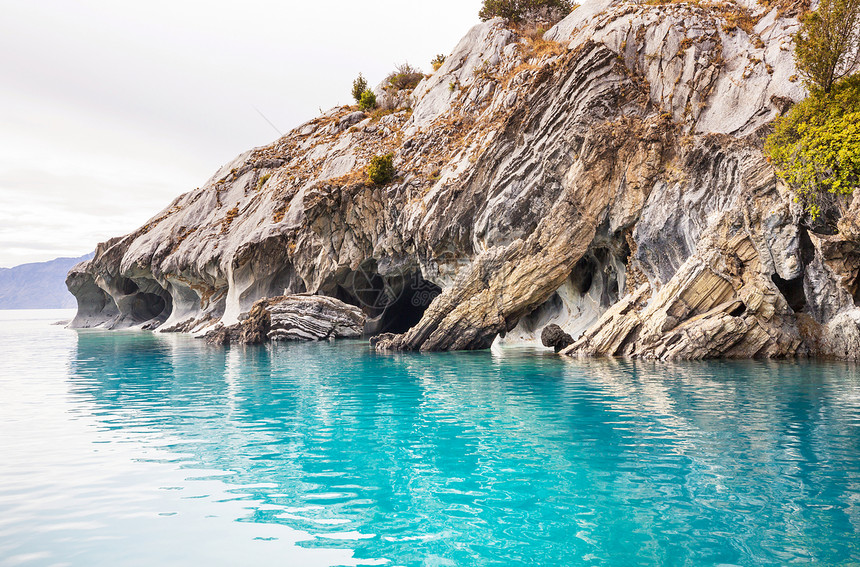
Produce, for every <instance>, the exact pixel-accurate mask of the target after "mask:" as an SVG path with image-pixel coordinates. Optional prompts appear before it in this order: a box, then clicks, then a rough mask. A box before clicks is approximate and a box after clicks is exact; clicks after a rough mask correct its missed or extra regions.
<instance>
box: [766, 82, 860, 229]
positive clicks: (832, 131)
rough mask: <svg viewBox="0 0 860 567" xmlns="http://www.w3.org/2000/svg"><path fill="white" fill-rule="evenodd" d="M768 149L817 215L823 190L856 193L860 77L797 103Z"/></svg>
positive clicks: (859, 167)
mask: <svg viewBox="0 0 860 567" xmlns="http://www.w3.org/2000/svg"><path fill="white" fill-rule="evenodd" d="M765 151H766V152H767V154H768V155H769V156H770V158H771V160H772V162H773V163H774V165H776V167H777V172H778V173H779V175H780V176H781V177H783V178H784V179H785V180H786V181H787V182H788V183H789V184H790V185H791V186H792V188H793V189H794V190H795V192H796V193H797V196H798V199H799V200H800V201H801V202H803V203H804V205H805V206H806V208H807V210H808V211H809V212H810V213H811V214H812V217H813V218H816V217H818V215H819V214H820V213H821V212H822V211H821V199H820V195H821V194H822V193H825V192H826V193H834V194H841V195H847V194H850V193H852V192H853V191H854V189H856V188H857V186H858V185H860V76H857V75H855V76H853V77H849V78H847V79H844V80H842V81H840V82H839V83H836V84H835V85H834V86H833V87H832V89H831V91H830V92H829V93H826V92H824V91H823V90H815V91H813V92H812V94H811V95H810V96H809V98H807V99H806V100H804V101H802V102H800V103H798V104H796V105H795V106H794V107H793V108H792V109H791V110H790V111H789V112H788V114H786V115H785V116H783V117H781V118H779V119H778V120H777V121H776V123H775V127H774V133H773V134H772V135H771V136H770V137H769V138H768V140H767V143H766V144H765Z"/></svg>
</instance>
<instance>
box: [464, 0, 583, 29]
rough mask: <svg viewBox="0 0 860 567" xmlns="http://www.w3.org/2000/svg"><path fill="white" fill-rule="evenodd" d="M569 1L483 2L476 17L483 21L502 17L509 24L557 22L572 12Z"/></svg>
mask: <svg viewBox="0 0 860 567" xmlns="http://www.w3.org/2000/svg"><path fill="white" fill-rule="evenodd" d="M573 6H574V5H573V3H572V2H570V1H569V0H484V4H483V6H482V7H481V11H480V12H478V16H479V17H480V18H481V20H483V21H487V20H489V19H491V18H496V17H502V18H504V19H506V20H508V21H509V22H511V23H514V24H519V23H522V22H535V21H537V20H546V21H549V22H557V21H558V20H560V19H562V18H564V17H565V16H567V15H568V14H569V13H570V12H571V10H573Z"/></svg>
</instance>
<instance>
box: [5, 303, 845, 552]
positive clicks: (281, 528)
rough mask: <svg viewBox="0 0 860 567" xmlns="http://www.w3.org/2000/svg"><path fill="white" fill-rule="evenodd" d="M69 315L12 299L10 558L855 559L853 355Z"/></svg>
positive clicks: (8, 349)
mask: <svg viewBox="0 0 860 567" xmlns="http://www.w3.org/2000/svg"><path fill="white" fill-rule="evenodd" d="M61 316H62V314H58V313H50V312H47V313H46V312H0V353H2V355H0V356H2V358H0V361H2V362H0V564H2V565H19V564H21V565H76V566H77V565H81V566H95V565H112V566H115V565H296V566H314V565H319V566H334V565H392V566H394V565H428V566H430V565H433V566H436V565H439V566H442V565H565V566H566V565H619V566H621V565H624V566H626V565H785V564H790V563H797V564H803V565H807V564H816V565H849V564H857V563H860V537H858V532H860V372H858V368H857V367H855V366H852V365H844V364H836V363H784V362H783V363H774V362H737V363H729V362H718V363H707V364H705V363H701V364H648V363H632V362H618V361H566V360H561V359H559V358H557V357H555V356H552V355H546V354H544V353H539V352H536V351H530V350H504V351H500V352H476V353H453V354H451V353H445V354H423V355H422V354H398V355H377V354H375V353H373V352H372V351H371V350H370V349H369V348H368V347H367V345H366V344H364V343H362V342H342V343H337V344H329V343H322V344H284V345H275V346H269V347H261V348H247V349H242V348H233V349H228V350H224V349H222V348H220V347H219V348H214V347H210V346H207V345H206V344H204V343H203V342H202V341H198V340H194V339H191V338H188V337H185V336H176V335H154V334H150V333H143V332H114V333H110V332H99V331H81V332H75V331H68V330H65V329H63V328H62V327H58V326H51V325H50V324H49V323H50V322H52V321H54V320H56V319H58V318H61ZM66 316H68V315H66Z"/></svg>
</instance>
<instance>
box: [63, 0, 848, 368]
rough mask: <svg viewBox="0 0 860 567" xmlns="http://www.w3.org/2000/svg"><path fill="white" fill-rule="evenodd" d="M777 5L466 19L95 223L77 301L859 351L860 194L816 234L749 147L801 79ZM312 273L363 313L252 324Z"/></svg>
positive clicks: (426, 330) (465, 344)
mask: <svg viewBox="0 0 860 567" xmlns="http://www.w3.org/2000/svg"><path fill="white" fill-rule="evenodd" d="M782 4H783V3H780V2H777V3H765V2H762V3H761V4H756V3H755V2H752V1H751V2H745V3H744V4H721V5H719V6H716V5H713V6H710V5H704V4H702V5H695V4H678V3H667V4H649V3H638V2H632V1H621V0H592V1H589V2H587V3H584V4H583V5H582V6H580V7H579V8H577V9H576V10H574V11H573V12H572V13H571V15H570V16H568V17H567V18H566V19H564V20H563V21H561V22H560V23H559V24H558V25H556V26H555V27H553V28H552V29H551V30H549V31H548V32H547V33H546V35H545V39H546V41H539V42H535V41H533V40H531V39H529V38H528V37H524V36H521V35H519V34H518V33H517V32H516V31H514V30H511V29H508V28H506V27H505V26H504V25H503V23H502V22H501V21H500V20H491V21H489V22H486V23H483V24H480V25H478V26H475V27H474V28H473V29H472V30H470V31H469V33H468V34H467V35H466V37H464V38H463V40H462V41H461V42H460V43H459V44H458V45H457V46H456V48H455V49H454V51H453V53H452V54H451V55H449V56H448V57H447V58H446V60H445V63H444V64H443V65H442V67H441V68H440V69H439V70H438V71H437V72H436V73H434V74H433V75H432V76H430V77H428V78H425V79H424V80H423V81H421V83H420V84H419V85H418V86H417V87H416V88H415V89H414V91H413V92H412V93H411V100H412V105H411V107H410V108H402V109H396V110H395V111H394V112H392V113H391V114H388V115H386V116H383V117H381V118H378V119H377V118H371V117H366V116H364V115H363V114H361V113H359V112H357V111H356V109H355V108H350V107H340V108H335V109H333V110H332V111H330V112H328V113H326V114H324V115H323V116H320V117H319V118H316V119H314V120H312V121H310V122H309V123H307V124H304V125H302V126H300V127H298V128H296V129H295V130H293V131H292V132H290V133H289V134H287V135H286V136H284V137H283V138H281V139H279V140H277V141H276V142H274V143H273V144H271V145H269V146H266V147H263V148H257V149H254V150H251V151H249V152H247V153H245V154H242V155H241V156H239V157H238V158H237V159H236V160H234V161H233V162H231V163H230V164H227V165H226V166H224V167H223V168H222V169H221V170H219V171H218V172H217V173H216V174H215V175H214V176H213V177H212V179H210V180H209V181H208V182H207V183H206V184H204V185H203V186H202V187H200V188H198V189H196V190H194V191H191V192H189V193H186V194H185V195H182V196H180V197H179V198H177V199H176V200H175V201H174V202H173V203H171V204H170V205H169V206H168V207H167V208H166V209H165V210H164V211H162V212H161V213H160V214H158V215H156V216H155V217H154V218H153V219H151V220H150V221H149V222H148V223H147V224H146V225H145V226H143V227H141V228H140V229H138V230H137V231H135V232H134V233H132V234H130V235H128V236H125V237H120V238H115V239H112V240H110V241H108V242H105V243H103V244H100V245H99V247H98V249H97V252H96V256H95V258H93V259H92V260H91V261H89V262H84V263H82V264H80V265H78V266H77V267H75V268H74V269H73V270H72V271H71V272H70V274H69V277H68V279H67V284H68V286H69V289H70V290H71V291H72V293H73V294H74V295H75V296H76V297H77V299H78V314H77V317H76V318H75V320H74V322H73V324H74V325H75V326H78V327H90V326H101V327H108V328H120V327H141V326H149V327H159V328H160V329H174V330H185V331H191V332H201V331H205V330H207V329H212V328H213V327H214V326H216V325H221V327H219V330H218V331H217V332H216V333H213V335H212V336H213V338H214V340H219V341H227V340H229V341H233V340H234V335H235V337H236V340H242V341H256V340H262V337H264V336H265V337H266V338H268V339H272V338H309V337H310V338H317V337H319V336H334V335H336V334H337V333H351V332H357V329H358V328H359V325H358V323H357V320H358V313H359V310H360V312H361V314H362V316H363V317H366V318H367V328H368V330H369V331H370V332H371V333H372V334H378V335H379V336H378V337H377V339H376V340H375V346H376V348H378V349H380V350H400V349H404V350H455V349H481V348H487V347H489V346H490V345H491V344H492V343H493V341H495V340H500V339H499V337H501V336H504V339H503V340H505V341H517V340H524V341H536V340H538V338H539V336H540V333H541V330H542V329H544V328H545V327H547V326H548V325H553V324H555V325H558V326H559V328H560V329H561V330H562V331H563V332H566V333H568V334H569V335H571V337H572V338H573V339H574V342H573V344H571V345H570V346H568V347H567V349H566V351H565V352H567V353H568V354H571V355H580V356H586V355H587V356H620V355H623V356H633V357H646V358H657V359H675V358H708V357H723V356H725V357H752V356H755V357H785V356H803V355H812V354H824V355H833V356H840V357H850V356H851V352H858V351H860V348H856V347H855V346H854V345H857V347H860V344H858V343H860V332H856V328H855V327H856V326H857V324H858V322H860V319H858V318H857V317H856V316H855V315H854V310H855V302H857V299H855V298H857V297H860V294H858V291H857V288H858V283H857V270H858V269H860V238H858V237H857V236H856V235H857V234H858V233H860V230H855V228H856V227H857V226H860V222H857V219H858V218H860V205H858V206H856V207H854V206H852V207H851V208H850V209H848V210H847V212H846V213H845V215H844V216H843V218H842V219H841V220H839V223H838V230H837V231H836V233H835V234H833V233H832V232H833V231H831V233H828V234H819V233H816V232H815V231H814V230H813V229H812V228H811V227H810V226H808V225H807V224H805V221H804V216H803V214H802V211H801V210H800V209H799V208H798V206H797V205H795V204H794V203H793V200H792V195H791V193H790V192H789V191H788V190H787V189H786V187H784V186H783V185H782V184H781V183H780V182H779V181H778V179H777V178H776V176H775V175H774V171H773V168H772V167H771V166H770V165H769V164H768V162H767V160H766V159H765V158H764V155H763V153H762V143H763V142H762V140H763V137H764V135H765V134H766V133H767V132H768V128H769V123H770V121H771V120H772V119H773V118H774V117H775V116H777V115H778V113H780V112H783V111H784V110H785V109H786V108H788V106H790V105H791V104H792V103H793V102H795V101H798V100H800V99H802V98H803V96H805V93H804V91H803V87H802V85H801V84H800V83H799V82H797V81H796V80H795V76H796V70H795V68H794V62H793V57H792V44H791V42H792V35H793V34H794V32H795V31H796V29H797V26H798V23H797V20H796V19H795V18H794V17H789V16H788V15H787V14H791V13H792V12H790V11H786V10H785V9H784V7H783V6H782ZM738 15H740V16H743V17H740V18H738V17H735V16H738ZM729 16H732V17H729ZM738 22H741V27H739V26H738ZM401 95H402V96H401ZM406 95H408V93H405V92H404V93H399V94H398V97H399V98H398V99H400V98H404V97H405V98H408V97H407V96H406ZM405 98H404V100H405ZM387 153H392V154H393V155H394V165H395V168H396V170H397V177H396V179H395V180H394V181H393V182H392V183H391V184H388V185H385V186H378V185H374V184H372V183H370V182H369V181H368V180H367V176H366V171H365V168H366V166H367V164H368V162H369V160H370V159H371V158H372V157H373V156H376V155H381V154H387ZM304 292H308V293H311V294H314V295H313V297H315V298H319V297H322V296H330V297H337V298H338V299H340V300H342V301H344V302H346V303H348V304H350V305H352V306H353V307H352V309H354V311H352V312H351V313H352V315H350V316H348V317H347V316H345V315H344V317H346V319H348V320H349V321H353V323H342V324H341V323H337V324H335V323H333V320H332V319H330V318H326V317H322V318H320V317H321V316H320V315H319V314H318V313H317V312H314V311H313V310H312V309H311V307H310V306H309V305H304V304H303V306H302V307H301V308H299V307H298V306H294V307H289V309H291V311H289V314H288V313H287V312H286V311H285V312H281V311H280V310H281V309H285V310H286V309H288V307H287V304H284V306H281V305H280V304H278V305H276V304H269V303H266V304H265V307H264V308H261V309H262V311H261V310H257V312H256V313H257V315H255V316H254V317H255V318H254V319H253V321H255V322H254V323H253V324H252V323H250V322H249V321H251V318H250V316H249V318H248V319H245V320H244V321H241V322H240V314H241V313H244V312H249V311H250V312H254V309H255V308H256V307H257V304H256V303H255V302H257V301H258V300H260V299H261V298H267V297H272V296H280V295H282V294H286V295H288V296H294V294H298V293H304ZM266 301H267V302H269V301H271V300H266ZM313 301H316V302H318V303H317V305H320V303H319V302H321V301H322V299H315V300H313ZM263 312H265V315H264V314H263ZM338 313H341V314H343V313H344V312H343V311H342V310H341V311H338ZM266 316H268V317H269V318H270V320H269V323H268V324H269V325H270V327H268V328H267V327H266V324H267V323H266ZM278 321H283V323H278ZM287 321H289V323H287ZM237 325H238V326H237ZM278 325H281V326H280V327H279V326H278ZM332 329H340V331H334V330H332ZM243 333H244V335H243ZM332 333H334V334H332Z"/></svg>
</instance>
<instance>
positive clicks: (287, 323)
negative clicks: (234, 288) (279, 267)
mask: <svg viewBox="0 0 860 567" xmlns="http://www.w3.org/2000/svg"><path fill="white" fill-rule="evenodd" d="M240 319H241V320H240V321H239V322H238V323H236V324H235V325H230V326H229V327H225V326H223V325H221V326H218V327H216V328H215V329H213V330H211V331H209V332H208V333H206V336H205V338H206V340H207V341H208V342H210V343H213V344H230V343H239V344H260V343H264V342H267V341H319V340H324V339H339V338H356V337H360V336H362V334H363V332H364V322H365V316H364V314H363V313H362V312H361V310H360V309H358V308H356V307H353V306H351V305H347V304H346V303H344V302H342V301H339V300H337V299H333V298H331V297H323V296H319V295H286V296H281V297H272V298H266V299H261V300H260V301H258V302H256V303H255V304H254V306H253V307H252V308H251V310H250V311H249V312H248V313H243V314H242V315H241V316H240Z"/></svg>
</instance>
